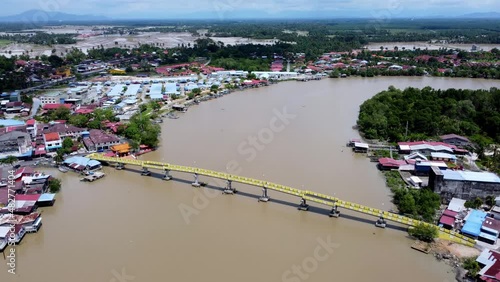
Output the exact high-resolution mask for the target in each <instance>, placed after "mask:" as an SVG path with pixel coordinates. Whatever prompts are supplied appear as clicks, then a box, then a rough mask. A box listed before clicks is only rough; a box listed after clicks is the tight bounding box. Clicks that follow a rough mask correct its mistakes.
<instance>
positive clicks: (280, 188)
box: [87, 154, 476, 247]
mask: <svg viewBox="0 0 500 282" xmlns="http://www.w3.org/2000/svg"><path fill="white" fill-rule="evenodd" d="M87 157H88V158H91V159H94V160H98V161H104V162H108V163H120V164H125V165H133V166H140V167H142V168H147V169H157V170H163V171H165V170H169V171H177V172H185V173H193V174H195V173H196V174H198V175H203V176H208V177H213V178H219V179H224V180H231V181H233V182H238V183H242V184H247V185H252V186H257V187H264V188H267V189H269V190H273V191H277V192H281V193H285V194H289V195H293V196H297V197H301V198H303V199H305V200H307V201H311V202H315V203H318V204H322V205H326V206H329V207H333V206H335V205H337V207H341V208H345V209H348V210H352V211H356V212H360V213H363V214H367V215H372V216H376V217H383V218H384V219H385V220H389V221H392V222H396V223H400V224H404V225H408V226H416V225H419V224H424V225H432V224H429V223H426V222H423V221H419V220H415V219H412V218H409V217H405V216H401V215H397V214H394V213H391V212H387V211H383V210H380V209H375V208H370V207H367V206H364V205H360V204H356V203H353V202H348V201H344V200H341V199H339V198H336V197H331V196H328V195H324V194H320V193H316V192H312V191H307V190H299V189H295V188H292V187H288V186H285V185H281V184H276V183H272V182H267V181H263V180H258V179H253V178H248V177H243V176H237V175H232V174H228V173H224V172H217V171H212V170H208V169H202V168H195V167H189V166H180V165H173V164H169V163H162V162H154V161H140V160H135V159H128V158H116V157H106V156H104V155H102V154H91V155H88V156H87ZM438 230H439V237H440V238H442V239H446V240H449V241H453V242H456V243H460V244H463V245H466V246H471V247H472V246H474V245H475V244H476V242H475V241H474V240H473V239H472V238H469V237H466V236H463V235H462V234H459V233H457V232H454V231H450V230H448V229H445V228H442V227H438Z"/></svg>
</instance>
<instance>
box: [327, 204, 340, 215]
mask: <svg viewBox="0 0 500 282" xmlns="http://www.w3.org/2000/svg"><path fill="white" fill-rule="evenodd" d="M328 216H329V217H339V216H340V211H339V210H338V207H337V205H336V204H335V205H333V209H332V211H331V212H330V213H329V214H328Z"/></svg>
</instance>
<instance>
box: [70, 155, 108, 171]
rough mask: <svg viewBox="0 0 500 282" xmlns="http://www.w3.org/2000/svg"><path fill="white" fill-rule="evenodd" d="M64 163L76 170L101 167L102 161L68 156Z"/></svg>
mask: <svg viewBox="0 0 500 282" xmlns="http://www.w3.org/2000/svg"><path fill="white" fill-rule="evenodd" d="M64 165H66V166H68V167H70V168H72V169H74V170H76V171H83V170H85V169H87V170H94V169H98V168H100V167H101V163H100V162H99V161H96V160H92V159H89V158H85V157H80V156H75V157H70V158H67V159H66V160H64Z"/></svg>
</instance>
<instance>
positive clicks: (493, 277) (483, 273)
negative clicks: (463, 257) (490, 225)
mask: <svg viewBox="0 0 500 282" xmlns="http://www.w3.org/2000/svg"><path fill="white" fill-rule="evenodd" d="M476 261H477V262H478V263H479V265H480V266H481V267H482V268H481V270H480V271H479V274H478V275H479V277H480V278H481V280H483V281H487V282H498V281H500V253H499V252H497V251H493V250H490V249H484V250H483V251H482V252H481V254H480V255H479V256H478V257H477V259H476Z"/></svg>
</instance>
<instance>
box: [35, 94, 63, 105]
mask: <svg viewBox="0 0 500 282" xmlns="http://www.w3.org/2000/svg"><path fill="white" fill-rule="evenodd" d="M38 99H39V100H40V103H41V104H42V107H43V106H45V105H47V104H60V103H61V96H60V93H59V92H48V93H45V94H44V95H42V96H40V97H39V98H38ZM62 104H64V102H62Z"/></svg>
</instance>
